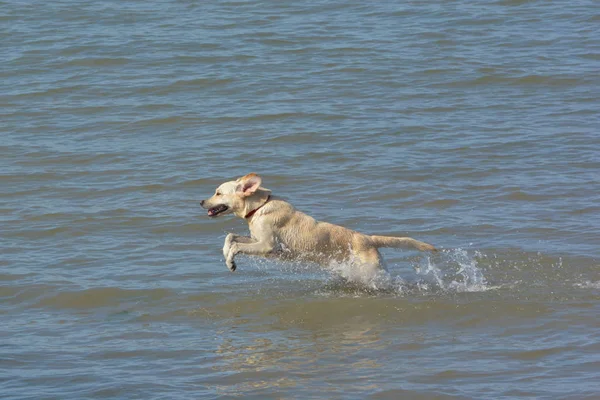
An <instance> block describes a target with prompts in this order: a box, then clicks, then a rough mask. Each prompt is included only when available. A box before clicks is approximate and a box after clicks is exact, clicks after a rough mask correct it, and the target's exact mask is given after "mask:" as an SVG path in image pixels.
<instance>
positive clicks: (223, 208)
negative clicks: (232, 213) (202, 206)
mask: <svg viewBox="0 0 600 400" xmlns="http://www.w3.org/2000/svg"><path fill="white" fill-rule="evenodd" d="M228 209H229V207H227V206H226V205H224V204H219V205H218V206H216V207H213V208H210V209H209V210H208V212H207V214H208V216H209V217H216V216H217V215H219V214H221V213H224V212H225V211H227V210H228Z"/></svg>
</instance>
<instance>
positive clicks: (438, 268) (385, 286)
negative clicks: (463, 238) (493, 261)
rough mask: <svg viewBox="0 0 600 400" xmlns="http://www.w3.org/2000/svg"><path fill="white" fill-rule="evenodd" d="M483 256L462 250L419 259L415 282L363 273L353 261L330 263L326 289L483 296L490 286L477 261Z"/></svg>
mask: <svg viewBox="0 0 600 400" xmlns="http://www.w3.org/2000/svg"><path fill="white" fill-rule="evenodd" d="M480 257H482V254H480V253H479V252H477V251H475V252H474V253H473V254H469V252H468V251H466V250H464V249H448V250H443V251H442V252H440V253H439V254H438V255H435V256H427V257H423V258H420V259H419V260H418V261H417V264H416V265H414V268H415V272H416V274H417V279H416V280H413V281H411V280H409V279H408V278H407V279H405V278H403V277H401V276H397V275H396V276H395V275H392V274H390V273H389V272H387V271H383V270H381V271H376V272H375V273H373V272H372V271H368V270H367V271H365V270H364V269H363V268H361V265H360V263H358V262H356V261H355V260H350V261H346V262H335V261H332V262H331V263H330V265H329V269H330V271H332V272H333V274H334V277H333V278H332V279H331V281H330V282H329V283H328V287H329V288H330V289H332V290H333V291H335V292H338V291H342V292H346V291H350V292H351V293H366V294H373V293H393V294H395V295H405V294H408V293H428V294H429V293H438V292H454V293H463V292H483V291H487V290H490V289H495V288H496V287H494V286H490V285H489V284H488V282H487V279H486V278H485V276H484V274H483V271H482V270H481V268H480V267H479V265H478V262H477V259H478V258H480Z"/></svg>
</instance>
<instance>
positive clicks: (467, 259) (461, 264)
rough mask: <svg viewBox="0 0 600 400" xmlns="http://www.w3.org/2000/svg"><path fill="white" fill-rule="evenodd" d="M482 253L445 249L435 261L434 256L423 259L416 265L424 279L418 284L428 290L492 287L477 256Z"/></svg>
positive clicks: (454, 290) (463, 290)
mask: <svg viewBox="0 0 600 400" xmlns="http://www.w3.org/2000/svg"><path fill="white" fill-rule="evenodd" d="M481 256H482V255H481V253H479V252H478V251H475V252H474V254H473V255H470V254H469V253H468V252H467V250H464V249H460V248H459V249H448V250H443V251H442V253H441V255H440V256H439V257H437V259H436V260H435V261H433V259H432V257H426V258H424V259H422V261H421V263H420V264H417V265H416V266H415V271H416V273H417V275H418V276H420V277H422V281H419V282H417V285H418V286H420V287H421V288H423V289H425V290H427V289H430V288H431V287H433V288H438V289H441V290H443V291H452V292H459V293H461V292H484V291H487V290H490V289H492V288H493V287H491V286H489V285H488V282H487V279H486V278H485V276H484V275H483V272H482V270H481V269H480V268H479V267H478V263H477V258H478V257H481Z"/></svg>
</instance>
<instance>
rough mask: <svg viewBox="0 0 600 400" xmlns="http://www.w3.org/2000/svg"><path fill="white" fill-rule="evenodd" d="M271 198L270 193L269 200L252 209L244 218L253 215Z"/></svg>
mask: <svg viewBox="0 0 600 400" xmlns="http://www.w3.org/2000/svg"><path fill="white" fill-rule="evenodd" d="M269 200H271V195H269V197H267V201H265V202H264V203H262V205H261V206H259V207H258V208H255V209H254V210H252V211H250V212H249V213H248V214H246V216H245V217H244V218H246V219H248V218H250V217H251V216H253V215H254V213H255V212H257V211H258V210H260V209H261V207H262V206H264V205H265V204H267V203H268V202H269Z"/></svg>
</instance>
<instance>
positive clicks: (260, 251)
mask: <svg viewBox="0 0 600 400" xmlns="http://www.w3.org/2000/svg"><path fill="white" fill-rule="evenodd" d="M242 237H243V236H242ZM250 239H251V240H252V242H249V243H242V242H240V241H238V240H237V239H236V240H235V241H233V242H232V243H231V245H230V246H229V254H227V257H226V258H225V264H227V267H228V268H229V269H230V270H231V271H232V272H233V271H235V269H236V268H237V267H236V265H235V261H234V257H235V256H236V255H237V254H238V253H242V254H248V255H251V256H267V255H269V254H270V253H271V252H273V250H274V248H275V246H273V244H272V243H271V242H269V241H260V242H259V241H255V240H254V239H252V238H250Z"/></svg>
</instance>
